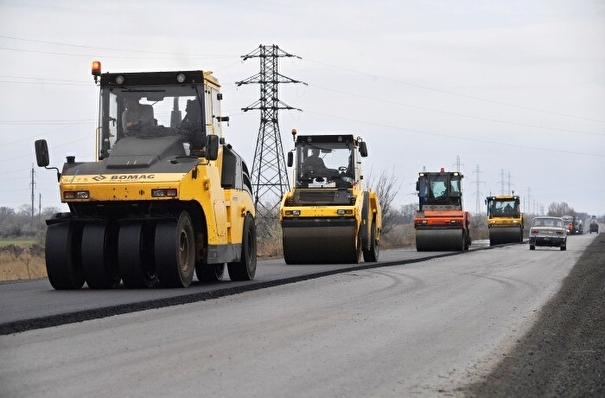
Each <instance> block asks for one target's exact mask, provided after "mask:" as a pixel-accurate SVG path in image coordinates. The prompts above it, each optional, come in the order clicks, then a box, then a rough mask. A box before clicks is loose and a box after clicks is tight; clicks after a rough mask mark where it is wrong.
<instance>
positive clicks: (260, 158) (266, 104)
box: [236, 45, 306, 232]
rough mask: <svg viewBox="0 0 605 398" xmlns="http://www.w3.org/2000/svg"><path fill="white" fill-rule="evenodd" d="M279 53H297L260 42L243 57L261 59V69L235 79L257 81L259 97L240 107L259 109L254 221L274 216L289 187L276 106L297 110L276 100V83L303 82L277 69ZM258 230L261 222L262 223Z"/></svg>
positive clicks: (253, 164)
mask: <svg viewBox="0 0 605 398" xmlns="http://www.w3.org/2000/svg"><path fill="white" fill-rule="evenodd" d="M282 57H295V58H298V59H301V58H300V57H299V56H296V55H292V54H289V53H287V52H285V51H283V50H281V49H280V48H279V47H278V46H276V45H267V46H264V45H261V46H259V47H258V48H257V49H256V50H254V51H252V52H251V53H249V54H247V55H242V60H243V61H245V60H247V59H249V58H259V59H260V73H258V74H256V75H254V76H251V77H249V78H248V79H246V80H242V81H240V82H237V83H236V85H237V86H241V85H242V84H251V83H258V84H260V99H259V100H258V101H256V102H254V103H253V104H252V105H250V106H247V107H245V108H242V111H244V112H247V111H250V110H260V112H261V117H260V128H259V130H258V137H257V139H256V150H255V151H254V161H253V163H252V190H253V192H252V193H253V195H254V206H255V208H256V211H257V217H258V219H257V221H259V222H260V224H263V222H264V221H265V220H264V219H265V218H275V217H277V209H278V206H279V203H280V200H281V198H282V196H283V195H284V193H286V192H287V191H289V190H290V183H289V181H288V172H287V170H286V162H285V157H284V150H283V146H282V140H281V134H280V131H279V119H278V112H279V110H282V109H283V110H298V111H301V110H300V109H298V108H293V107H291V106H289V105H287V104H286V103H284V102H283V101H280V100H279V96H278V87H279V84H282V83H303V84H306V83H304V82H301V81H298V80H294V79H291V78H289V77H286V76H284V75H282V74H280V73H279V71H278V69H279V68H278V59H279V58H282ZM260 229H261V232H263V231H262V225H261V228H260Z"/></svg>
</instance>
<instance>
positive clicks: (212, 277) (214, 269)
mask: <svg viewBox="0 0 605 398" xmlns="http://www.w3.org/2000/svg"><path fill="white" fill-rule="evenodd" d="M195 273H196V274H197V279H198V280H199V281H200V282H210V283H212V282H220V281H222V280H223V277H224V275H225V264H196V266H195Z"/></svg>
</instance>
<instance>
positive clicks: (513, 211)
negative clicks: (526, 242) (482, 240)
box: [485, 192, 524, 246]
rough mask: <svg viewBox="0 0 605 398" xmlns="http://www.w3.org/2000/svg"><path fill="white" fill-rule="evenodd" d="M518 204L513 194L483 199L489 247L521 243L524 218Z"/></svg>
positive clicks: (517, 197)
mask: <svg viewBox="0 0 605 398" xmlns="http://www.w3.org/2000/svg"><path fill="white" fill-rule="evenodd" d="M520 202H521V201H520V199H519V196H516V195H514V192H513V195H499V196H488V197H487V198H486V199H485V204H486V205H487V227H488V230H489V244H490V246H494V245H500V244H505V243H522V242H523V229H524V228H523V223H524V218H523V213H521V209H520Z"/></svg>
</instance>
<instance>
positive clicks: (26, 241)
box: [0, 238, 37, 246]
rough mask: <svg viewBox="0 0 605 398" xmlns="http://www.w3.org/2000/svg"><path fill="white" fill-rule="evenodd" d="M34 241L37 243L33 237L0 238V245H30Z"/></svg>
mask: <svg viewBox="0 0 605 398" xmlns="http://www.w3.org/2000/svg"><path fill="white" fill-rule="evenodd" d="M34 243H37V241H36V239H35V238H20V239H0V246H8V245H15V246H31V245H33V244H34Z"/></svg>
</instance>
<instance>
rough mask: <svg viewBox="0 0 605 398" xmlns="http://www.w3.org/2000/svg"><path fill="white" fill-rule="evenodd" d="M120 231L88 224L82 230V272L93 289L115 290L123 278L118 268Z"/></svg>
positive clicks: (102, 225) (110, 226) (103, 225)
mask: <svg viewBox="0 0 605 398" xmlns="http://www.w3.org/2000/svg"><path fill="white" fill-rule="evenodd" d="M117 238H118V229H117V226H113V225H109V224H100V223H99V224H97V223H88V224H86V225H84V228H83V230H82V250H81V253H82V271H83V272H84V279H85V280H86V284H87V285H88V287H89V288H91V289H115V288H116V287H118V286H120V281H121V279H122V277H121V276H120V267H119V266H118V239H117Z"/></svg>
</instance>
